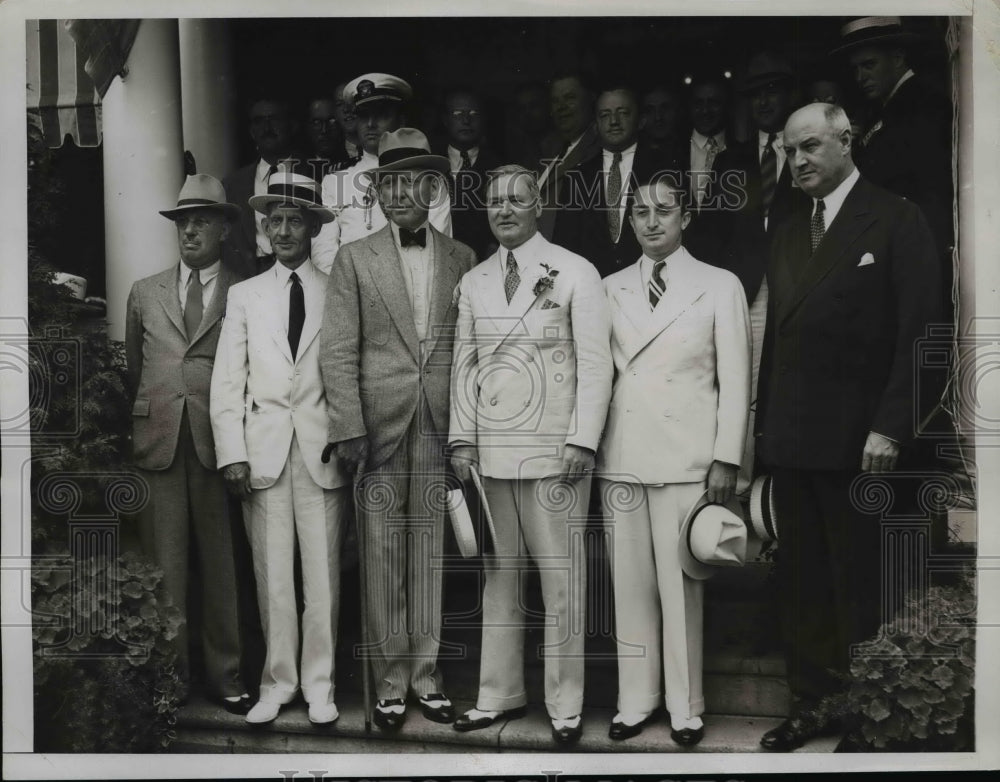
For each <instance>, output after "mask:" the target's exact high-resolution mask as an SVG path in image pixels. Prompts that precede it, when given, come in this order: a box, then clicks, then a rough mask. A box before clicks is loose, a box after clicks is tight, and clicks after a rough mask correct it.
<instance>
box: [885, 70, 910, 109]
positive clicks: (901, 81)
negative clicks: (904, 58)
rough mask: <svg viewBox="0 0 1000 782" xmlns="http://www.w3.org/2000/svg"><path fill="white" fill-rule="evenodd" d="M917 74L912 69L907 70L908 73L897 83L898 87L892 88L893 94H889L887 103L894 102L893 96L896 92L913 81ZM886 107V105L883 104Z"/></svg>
mask: <svg viewBox="0 0 1000 782" xmlns="http://www.w3.org/2000/svg"><path fill="white" fill-rule="evenodd" d="M915 75H916V74H915V73H914V72H913V69H912V68H907V69H906V73H904V74H903V75H902V76H900V77H899V81H897V82H896V86H895V87H893V88H892V92H890V93H889V95H888V97H886V99H885V103H888V102H889V101H891V100H892V96H893V95H895V94H896V91H897V90H898V89H899V88H900V87H902V86H903V85H904V84H906V82H908V81H909V80H910V79H912V78H913V77H914V76H915ZM882 105H885V104H882Z"/></svg>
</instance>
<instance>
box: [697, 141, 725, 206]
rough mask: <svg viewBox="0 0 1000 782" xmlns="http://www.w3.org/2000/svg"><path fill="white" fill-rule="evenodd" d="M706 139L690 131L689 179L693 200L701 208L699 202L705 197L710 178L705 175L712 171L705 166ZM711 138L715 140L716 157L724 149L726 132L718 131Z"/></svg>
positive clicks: (706, 158) (706, 154) (706, 155)
mask: <svg viewBox="0 0 1000 782" xmlns="http://www.w3.org/2000/svg"><path fill="white" fill-rule="evenodd" d="M708 138H709V137H708V136H703V135H702V134H701V133H699V132H698V131H697V130H692V131H691V179H692V181H693V182H694V188H695V198H696V201H697V204H698V205H699V206H701V201H702V199H703V198H704V197H705V191H706V190H707V189H708V184H709V181H710V178H709V177H708V176H707V175H706V174H707V172H708V171H711V170H712V169H711V168H710V167H707V166H706V165H705V164H706V162H707V160H708V150H707V149H706V148H705V145H706V144H707V143H708ZM712 138H713V139H715V143H716V144H717V145H718V148H717V149H716V150H715V155H716V157H718V155H719V153H720V152H722V151H723V150H724V149H725V148H726V131H724V130H720V131H719V132H718V133H716V134H715V135H714V136H712Z"/></svg>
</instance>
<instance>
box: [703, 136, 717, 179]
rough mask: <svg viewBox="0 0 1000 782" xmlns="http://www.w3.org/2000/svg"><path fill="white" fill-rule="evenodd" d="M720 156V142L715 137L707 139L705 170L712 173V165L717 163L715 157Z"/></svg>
mask: <svg viewBox="0 0 1000 782" xmlns="http://www.w3.org/2000/svg"><path fill="white" fill-rule="evenodd" d="M718 154H719V142H718V141H716V140H715V137H714V136H709V137H708V138H707V139H705V170H706V171H711V170H712V164H713V163H715V156H716V155H718Z"/></svg>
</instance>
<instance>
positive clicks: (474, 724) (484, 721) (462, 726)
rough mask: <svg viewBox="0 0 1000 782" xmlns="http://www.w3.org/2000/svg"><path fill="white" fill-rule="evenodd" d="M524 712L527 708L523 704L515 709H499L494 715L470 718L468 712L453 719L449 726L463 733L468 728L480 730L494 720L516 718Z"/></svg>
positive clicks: (468, 729)
mask: <svg viewBox="0 0 1000 782" xmlns="http://www.w3.org/2000/svg"><path fill="white" fill-rule="evenodd" d="M526 713H527V710H526V709H525V707H524V706H518V707H517V708H516V709H509V710H507V711H501V712H500V713H499V714H497V715H496V716H495V717H478V718H476V719H470V718H469V715H468V713H466V714H463V715H462V716H461V717H459V718H458V719H457V720H455V721H454V722H453V723H452V724H451V726H452V727H453V728H454V729H455V730H457V731H461V732H462V733H465V732H467V731H470V730H482V729H483V728H488V727H489V726H490V725H492V724H493V723H494V722H497V721H499V720H517V719H520V718H521V717H523V716H524V715H525V714H526Z"/></svg>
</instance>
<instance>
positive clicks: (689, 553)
mask: <svg viewBox="0 0 1000 782" xmlns="http://www.w3.org/2000/svg"><path fill="white" fill-rule="evenodd" d="M677 552H678V555H679V557H680V561H681V567H682V568H683V570H684V572H685V573H686V574H687V575H688V576H689V577H690V578H694V579H697V580H699V581H702V580H704V579H706V578H709V577H710V576H711V575H713V574H714V573H715V570H716V568H719V567H740V566H742V565H743V564H744V563H745V562H746V556H747V525H746V522H744V521H743V518H742V516H740V514H739V512H738V510H736V505H735V503H730V504H729V505H719V504H717V503H713V502H709V501H708V493H707V492H706V493H704V494H702V495H701V497H700V498H699V499H698V501H697V502H696V503H695V504H694V507H693V508H691V510H690V511H688V515H687V517H686V518H685V519H684V523H683V524H682V525H681V531H680V536H679V539H678V541H677Z"/></svg>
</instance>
